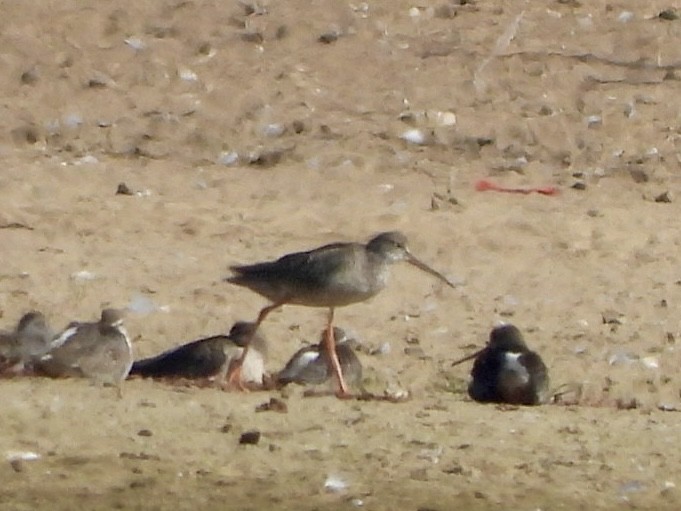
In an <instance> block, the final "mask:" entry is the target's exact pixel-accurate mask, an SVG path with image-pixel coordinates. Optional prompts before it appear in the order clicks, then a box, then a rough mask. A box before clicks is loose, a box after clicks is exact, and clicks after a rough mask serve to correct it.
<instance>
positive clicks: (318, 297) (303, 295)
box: [225, 232, 454, 397]
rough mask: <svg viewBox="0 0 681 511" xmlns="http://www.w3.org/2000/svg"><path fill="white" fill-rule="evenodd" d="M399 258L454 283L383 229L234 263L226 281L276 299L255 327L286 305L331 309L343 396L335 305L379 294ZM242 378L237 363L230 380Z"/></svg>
mask: <svg viewBox="0 0 681 511" xmlns="http://www.w3.org/2000/svg"><path fill="white" fill-rule="evenodd" d="M398 261H407V262H408V263H410V264H413V265H414V266H416V267H417V268H420V269H421V270H423V271H425V272H427V273H430V274H431V275H434V276H436V277H437V278H439V279H440V280H442V281H444V282H445V283H447V285H449V286H451V287H454V284H452V283H451V282H450V281H449V280H447V278H446V277H444V276H443V275H442V274H441V273H439V272H437V271H435V270H433V269H432V268H431V267H430V266H428V265H426V264H425V263H423V262H421V261H420V260H418V259H417V258H416V257H414V256H413V255H412V254H411V253H410V252H409V249H408V248H407V238H406V237H405V236H404V234H402V233H400V232H384V233H381V234H379V235H377V236H375V237H374V238H372V239H371V240H370V241H369V243H367V244H366V245H364V244H361V243H332V244H330V245H324V246H323V247H319V248H316V249H314V250H310V251H307V252H296V253H293V254H288V255H285V256H283V257H281V258H280V259H277V260H276V261H270V262H264V263H257V264H252V265H247V266H232V267H230V269H231V270H232V272H233V273H234V275H233V276H231V277H228V278H227V279H225V280H227V282H230V283H232V284H236V285H238V286H243V287H247V288H248V289H250V290H251V291H255V292H256V293H258V294H259V295H261V296H264V297H265V298H267V299H268V300H270V301H271V302H272V303H271V305H268V306H267V307H265V308H263V309H262V310H261V311H260V314H259V315H258V319H257V321H256V323H255V324H256V328H257V327H258V326H259V325H260V323H262V322H263V320H264V319H265V318H266V317H267V315H268V314H269V313H270V312H272V311H273V310H275V309H277V308H279V307H281V306H282V305H286V304H291V305H304V306H306V307H325V308H328V310H329V313H328V317H327V323H326V338H325V342H326V344H327V349H328V352H329V354H330V357H329V358H330V364H331V369H332V370H333V372H334V374H335V375H336V378H337V381H338V387H339V388H338V393H337V394H338V396H339V397H344V396H348V395H349V393H348V389H347V385H346V384H345V380H344V379H343V372H342V369H341V366H340V362H339V361H338V354H337V353H336V348H335V340H334V337H333V315H334V311H335V309H336V307H343V306H345V305H350V304H353V303H358V302H363V301H365V300H368V299H369V298H372V297H373V296H375V295H376V294H378V293H379V292H380V291H381V290H382V289H383V288H384V287H385V286H386V284H387V281H388V274H389V271H388V266H389V265H390V264H392V263H396V262H398ZM247 351H248V347H247V348H246V350H245V352H247ZM242 358H243V357H242ZM239 378H240V366H239V364H238V363H237V364H236V365H235V367H234V371H231V372H230V375H229V380H230V382H234V381H235V380H236V382H238V381H239Z"/></svg>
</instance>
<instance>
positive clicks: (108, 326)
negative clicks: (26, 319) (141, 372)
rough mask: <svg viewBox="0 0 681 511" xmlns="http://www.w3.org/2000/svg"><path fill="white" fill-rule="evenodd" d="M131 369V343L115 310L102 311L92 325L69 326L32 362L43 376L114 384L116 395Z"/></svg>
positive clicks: (121, 315) (119, 312)
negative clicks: (78, 378)
mask: <svg viewBox="0 0 681 511" xmlns="http://www.w3.org/2000/svg"><path fill="white" fill-rule="evenodd" d="M131 366H132V344H131V343H130V338H129V337H128V333H127V332H126V330H125V328H124V327H123V313H122V311H120V310H116V309H104V310H103V311H102V315H101V318H100V320H99V321H98V322H96V323H79V322H73V323H71V324H70V325H69V326H68V327H67V328H66V330H64V332H62V333H61V334H60V335H59V336H58V337H56V338H55V339H54V340H53V341H52V343H51V347H50V350H49V352H48V353H47V354H45V355H43V356H42V357H40V358H39V359H38V360H37V361H36V369H38V370H39V371H40V372H41V373H43V374H45V375H47V376H51V377H53V378H60V377H85V378H89V379H90V380H93V381H96V382H101V383H105V384H111V385H115V386H116V387H118V391H119V394H120V392H121V387H120V386H121V383H122V382H123V380H125V378H126V377H127V375H128V372H130V368H131Z"/></svg>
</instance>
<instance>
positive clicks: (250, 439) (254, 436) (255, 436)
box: [239, 430, 260, 445]
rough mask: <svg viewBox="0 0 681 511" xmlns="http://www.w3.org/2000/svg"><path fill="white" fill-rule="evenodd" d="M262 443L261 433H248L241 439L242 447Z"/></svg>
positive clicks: (242, 435)
mask: <svg viewBox="0 0 681 511" xmlns="http://www.w3.org/2000/svg"><path fill="white" fill-rule="evenodd" d="M258 442H260V431H257V430H253V431H246V432H245V433H242V434H241V436H240V437H239V444H240V445H257V443H258Z"/></svg>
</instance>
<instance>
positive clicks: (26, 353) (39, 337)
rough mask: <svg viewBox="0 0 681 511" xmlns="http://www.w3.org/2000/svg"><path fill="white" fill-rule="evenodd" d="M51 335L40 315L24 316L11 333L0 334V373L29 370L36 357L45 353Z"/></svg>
mask: <svg viewBox="0 0 681 511" xmlns="http://www.w3.org/2000/svg"><path fill="white" fill-rule="evenodd" d="M52 337H53V333H52V330H51V329H50V327H49V325H48V324H47V320H46V319H45V316H43V315H42V313H40V312H37V311H31V312H28V313H26V314H24V315H23V316H22V317H21V319H20V320H19V323H18V324H17V326H16V328H15V330H14V331H13V332H0V372H1V371H4V370H6V369H8V368H12V370H13V371H15V372H21V371H23V370H24V369H30V368H31V365H32V363H33V361H34V359H35V358H36V357H40V356H42V355H44V354H45V353H47V351H48V350H49V349H50V341H51V340H52Z"/></svg>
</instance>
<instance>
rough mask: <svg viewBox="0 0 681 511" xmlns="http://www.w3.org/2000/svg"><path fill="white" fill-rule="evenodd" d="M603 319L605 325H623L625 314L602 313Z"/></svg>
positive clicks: (614, 312)
mask: <svg viewBox="0 0 681 511" xmlns="http://www.w3.org/2000/svg"><path fill="white" fill-rule="evenodd" d="M601 317H602V318H603V324H605V325H621V324H622V323H623V321H624V314H621V313H619V312H617V311H612V310H608V311H605V312H603V313H601Z"/></svg>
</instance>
